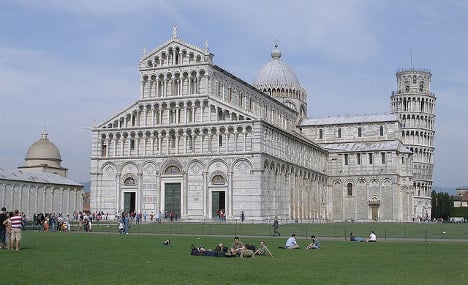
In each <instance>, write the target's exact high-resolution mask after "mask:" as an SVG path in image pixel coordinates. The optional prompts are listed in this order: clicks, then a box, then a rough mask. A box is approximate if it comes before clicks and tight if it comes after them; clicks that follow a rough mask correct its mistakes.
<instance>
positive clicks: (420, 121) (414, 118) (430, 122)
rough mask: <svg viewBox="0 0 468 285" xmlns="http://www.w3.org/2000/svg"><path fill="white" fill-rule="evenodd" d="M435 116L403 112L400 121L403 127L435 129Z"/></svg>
mask: <svg viewBox="0 0 468 285" xmlns="http://www.w3.org/2000/svg"><path fill="white" fill-rule="evenodd" d="M434 120H435V118H434V116H433V115H430V116H427V115H424V116H423V115H414V114H413V115H410V114H401V115H400V121H401V124H402V126H403V128H420V129H427V130H433V129H434Z"/></svg>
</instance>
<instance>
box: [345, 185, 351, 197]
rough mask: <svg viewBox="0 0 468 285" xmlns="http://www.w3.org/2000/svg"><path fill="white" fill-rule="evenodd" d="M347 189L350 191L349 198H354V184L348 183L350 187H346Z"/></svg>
mask: <svg viewBox="0 0 468 285" xmlns="http://www.w3.org/2000/svg"><path fill="white" fill-rule="evenodd" d="M346 188H347V190H348V196H353V184H352V183H348V185H346Z"/></svg>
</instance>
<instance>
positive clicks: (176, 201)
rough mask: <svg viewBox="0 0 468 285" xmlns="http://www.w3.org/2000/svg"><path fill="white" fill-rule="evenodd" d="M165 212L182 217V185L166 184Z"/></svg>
mask: <svg viewBox="0 0 468 285" xmlns="http://www.w3.org/2000/svg"><path fill="white" fill-rule="evenodd" d="M164 211H166V212H167V214H168V215H170V214H171V212H172V213H174V214H176V215H177V217H180V183H165V184H164Z"/></svg>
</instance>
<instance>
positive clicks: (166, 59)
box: [144, 44, 206, 68]
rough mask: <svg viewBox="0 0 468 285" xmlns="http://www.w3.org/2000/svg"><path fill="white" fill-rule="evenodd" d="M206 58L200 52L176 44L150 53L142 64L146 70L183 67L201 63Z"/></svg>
mask: <svg viewBox="0 0 468 285" xmlns="http://www.w3.org/2000/svg"><path fill="white" fill-rule="evenodd" d="M205 58H206V56H205V55H204V54H202V53H200V52H196V51H194V50H190V49H187V48H186V47H184V46H180V45H177V44H174V45H169V46H167V47H166V48H165V49H161V50H159V51H157V52H154V53H152V55H151V56H149V57H147V58H146V60H145V62H144V67H146V68H156V67H165V66H174V65H185V64H192V63H201V62H204V61H205Z"/></svg>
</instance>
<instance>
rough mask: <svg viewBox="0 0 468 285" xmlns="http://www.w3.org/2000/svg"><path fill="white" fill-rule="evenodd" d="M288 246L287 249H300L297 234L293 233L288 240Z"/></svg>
mask: <svg viewBox="0 0 468 285" xmlns="http://www.w3.org/2000/svg"><path fill="white" fill-rule="evenodd" d="M286 248H287V249H298V248H299V244H297V241H296V234H292V235H291V236H290V237H289V238H288V240H287V241H286Z"/></svg>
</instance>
